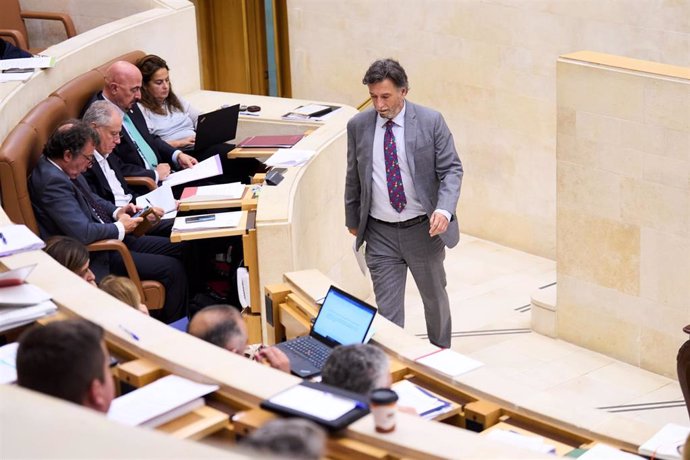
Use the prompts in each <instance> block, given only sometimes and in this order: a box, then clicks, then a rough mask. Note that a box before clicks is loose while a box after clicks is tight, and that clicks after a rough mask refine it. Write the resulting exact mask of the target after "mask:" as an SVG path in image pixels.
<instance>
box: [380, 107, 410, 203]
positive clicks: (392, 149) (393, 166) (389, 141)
mask: <svg viewBox="0 0 690 460" xmlns="http://www.w3.org/2000/svg"><path fill="white" fill-rule="evenodd" d="M394 124H395V123H393V120H388V121H387V122H386V134H384V136H383V158H384V160H385V161H386V183H387V184H388V198H389V199H390V202H391V206H393V209H395V210H396V211H398V212H402V210H403V209H405V205H406V204H407V198H405V189H404V188H403V183H402V177H401V176H400V165H399V164H398V149H397V148H396V146H395V136H394V135H393V125H394Z"/></svg>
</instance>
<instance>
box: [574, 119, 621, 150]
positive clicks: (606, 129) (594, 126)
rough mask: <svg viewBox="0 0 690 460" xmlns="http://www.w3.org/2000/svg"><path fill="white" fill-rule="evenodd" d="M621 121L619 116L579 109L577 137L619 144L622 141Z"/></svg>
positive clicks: (576, 122)
mask: <svg viewBox="0 0 690 460" xmlns="http://www.w3.org/2000/svg"><path fill="white" fill-rule="evenodd" d="M621 123H622V121H621V120H620V119H619V118H615V117H611V116H607V115H601V114H598V113H591V112H585V111H578V112H577V114H576V121H575V124H576V128H577V137H578V138H580V139H585V140H591V141H594V142H597V143H599V144H612V145H619V144H620V143H621V131H622V129H621Z"/></svg>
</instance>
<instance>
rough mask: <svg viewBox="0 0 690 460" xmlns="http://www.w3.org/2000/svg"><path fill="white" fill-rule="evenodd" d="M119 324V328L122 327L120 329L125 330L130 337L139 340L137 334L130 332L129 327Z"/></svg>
mask: <svg viewBox="0 0 690 460" xmlns="http://www.w3.org/2000/svg"><path fill="white" fill-rule="evenodd" d="M119 326H120V329H122V330H123V331H125V332H126V333H127V334H129V336H130V337H132V338H133V339H134V340H136V341H137V342H138V341H139V336H138V335H136V334H135V333H134V332H132V331H130V330H129V329H127V328H126V327H124V326H123V325H122V324H120V325H119Z"/></svg>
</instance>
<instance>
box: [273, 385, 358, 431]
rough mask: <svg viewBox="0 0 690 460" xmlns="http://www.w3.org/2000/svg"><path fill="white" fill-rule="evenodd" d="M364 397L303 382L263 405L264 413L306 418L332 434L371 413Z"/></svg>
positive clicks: (328, 386) (329, 386) (330, 387)
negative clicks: (270, 412) (269, 411)
mask: <svg viewBox="0 0 690 460" xmlns="http://www.w3.org/2000/svg"><path fill="white" fill-rule="evenodd" d="M365 399H366V398H365V397H364V396H363V395H360V394H357V393H353V392H351V391H346V390H341V389H340V388H336V387H333V386H331V385H326V384H325V383H320V382H309V381H306V380H305V381H303V382H302V383H300V384H299V385H295V386H294V387H291V388H288V389H287V390H284V391H281V392H280V393H278V394H277V395H275V396H272V397H270V398H268V399H267V400H265V401H263V402H262V403H261V407H262V408H263V409H267V410H271V411H274V412H278V413H280V414H284V415H289V416H296V417H302V418H306V419H308V420H311V421H313V422H316V423H318V424H319V425H321V426H324V427H325V428H328V429H329V430H332V431H335V430H340V429H342V428H345V427H346V426H348V425H349V424H350V423H352V422H354V421H356V420H358V419H360V418H362V417H364V416H365V415H367V414H368V413H369V404H368V403H367V401H366V400H365Z"/></svg>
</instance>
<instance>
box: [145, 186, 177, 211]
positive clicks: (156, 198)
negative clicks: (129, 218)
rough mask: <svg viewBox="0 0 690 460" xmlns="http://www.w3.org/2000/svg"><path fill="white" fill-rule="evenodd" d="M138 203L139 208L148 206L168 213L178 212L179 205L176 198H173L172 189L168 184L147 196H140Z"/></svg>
mask: <svg viewBox="0 0 690 460" xmlns="http://www.w3.org/2000/svg"><path fill="white" fill-rule="evenodd" d="M136 203H137V206H139V207H142V208H145V207H146V206H155V207H158V208H162V209H163V211H165V212H166V213H169V212H171V211H177V203H176V202H175V197H173V193H172V189H171V188H170V184H168V183H164V184H163V185H161V186H160V187H158V188H157V189H155V190H152V191H150V192H149V193H147V194H146V195H141V196H138V197H137V199H136Z"/></svg>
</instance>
